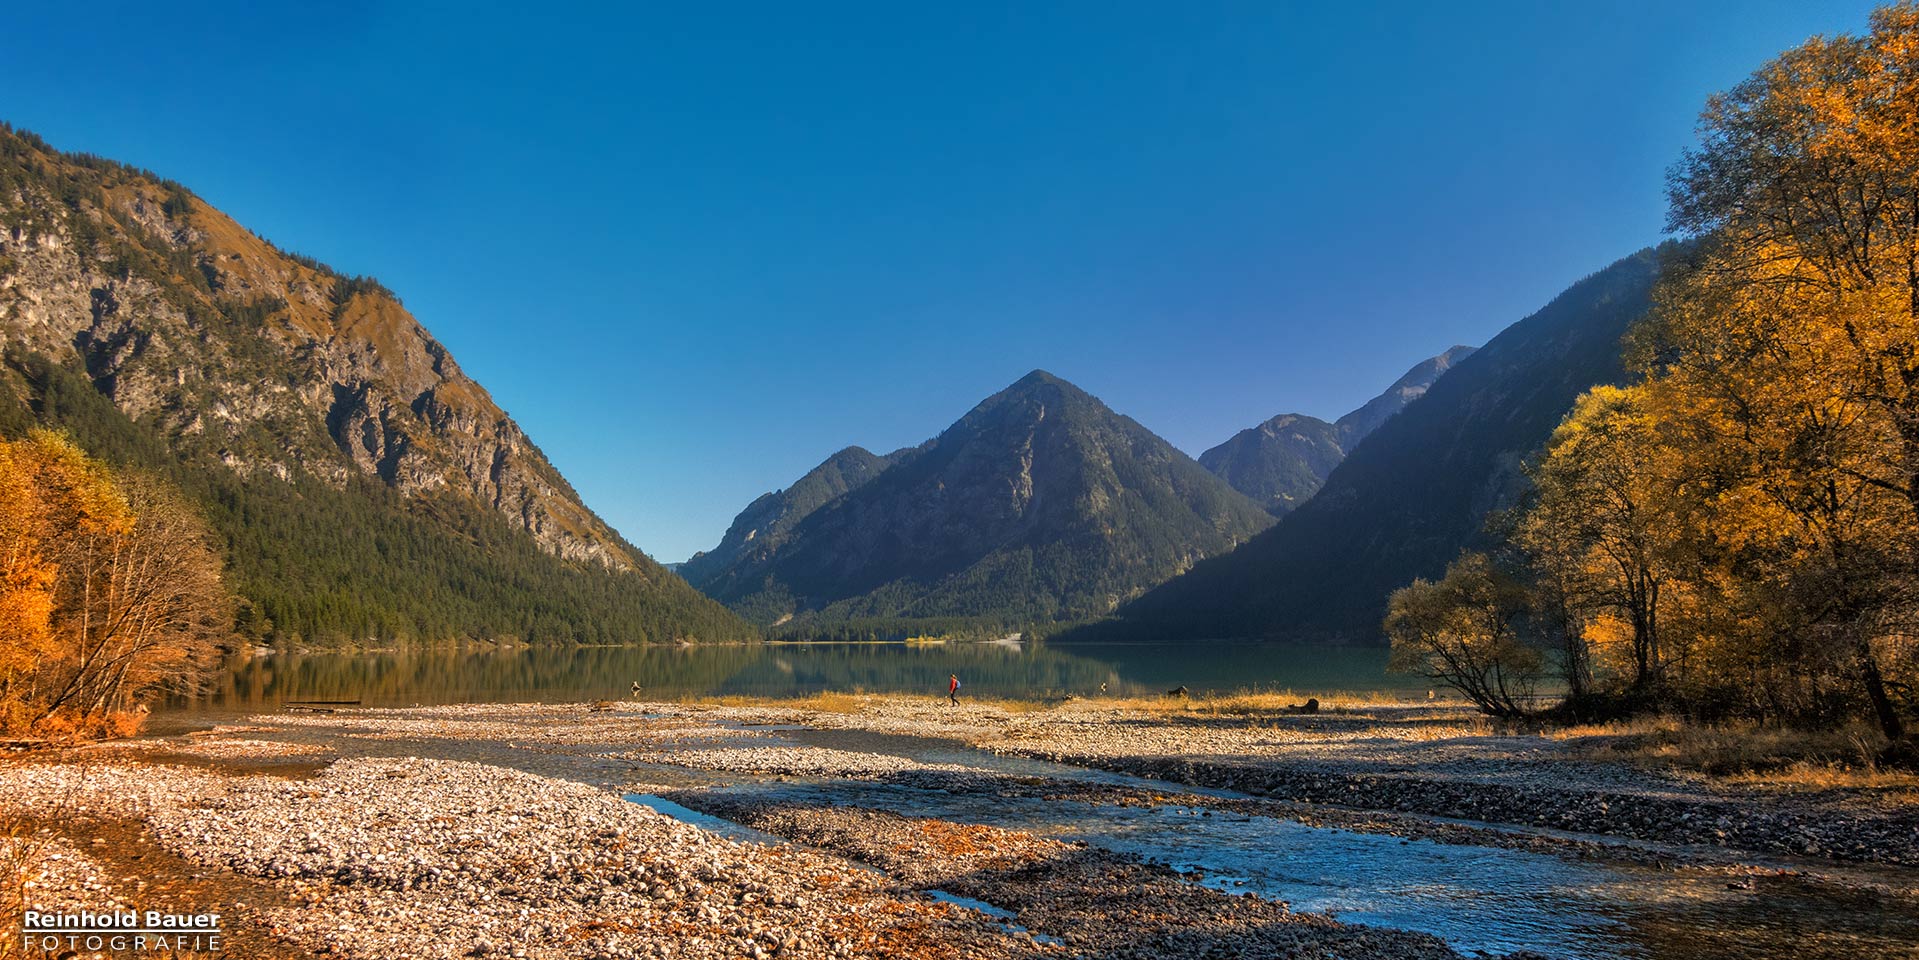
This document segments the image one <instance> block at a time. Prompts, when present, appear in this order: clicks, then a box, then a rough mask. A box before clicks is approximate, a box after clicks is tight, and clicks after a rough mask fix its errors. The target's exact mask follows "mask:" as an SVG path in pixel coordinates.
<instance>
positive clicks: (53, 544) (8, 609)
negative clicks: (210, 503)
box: [0, 431, 232, 736]
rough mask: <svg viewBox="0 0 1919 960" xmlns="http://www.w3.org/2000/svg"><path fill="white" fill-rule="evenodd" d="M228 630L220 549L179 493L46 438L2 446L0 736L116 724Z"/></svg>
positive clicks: (125, 723) (198, 666)
mask: <svg viewBox="0 0 1919 960" xmlns="http://www.w3.org/2000/svg"><path fill="white" fill-rule="evenodd" d="M231 632H232V603H231V599H230V597H229V596H228V595H227V593H226V591H225V590H224V588H223V586H222V584H221V580H220V562H219V559H218V555H217V554H216V553H215V552H214V550H213V549H212V547H211V545H210V544H209V542H208V540H207V535H206V532H205V530H204V528H203V527H202V526H201V525H200V522H199V519H198V518H197V517H196V516H195V515H194V513H193V511H192V510H191V509H189V508H188V506H187V505H186V504H185V503H184V502H183V501H181V500H180V499H179V497H178V496H177V495H175V494H173V493H172V492H171V491H170V490H168V489H167V488H165V486H164V485H162V484H160V483H159V482H157V481H154V480H150V479H146V478H140V477H119V478H116V477H115V476H114V475H113V473H112V472H111V471H109V470H108V469H107V468H106V467H105V466H104V465H103V464H101V463H99V462H98V461H95V460H93V459H91V458H89V457H87V456H86V455H85V454H84V453H83V452H81V451H80V450H79V448H77V447H75V446H74V445H73V444H72V442H70V441H69V440H67V439H66V438H64V437H62V436H60V435H57V434H53V433H48V432H45V431H37V432H35V433H33V434H32V435H30V436H28V437H27V438H25V439H23V440H17V441H0V730H3V731H5V732H7V733H9V734H13V735H21V734H35V735H41V736H75V735H81V736H84V735H96V734H101V733H124V732H127V731H129V730H130V729H132V728H134V727H136V726H137V723H138V719H139V717H140V716H142V715H143V714H142V709H143V707H144V701H145V699H146V698H148V697H150V696H151V695H153V694H156V693H159V692H161V691H164V690H166V689H169V688H177V687H179V686H181V685H184V684H190V683H191V682H192V681H193V679H194V678H195V677H197V676H198V675H199V674H200V673H201V672H203V671H204V670H206V669H208V668H209V667H210V666H211V665H212V664H213V663H214V662H215V661H216V659H217V655H218V652H219V649H218V645H219V643H221V642H222V641H224V640H226V639H227V638H228V636H229V635H230V634H231Z"/></svg>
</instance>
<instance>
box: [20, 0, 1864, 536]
mask: <svg viewBox="0 0 1919 960" xmlns="http://www.w3.org/2000/svg"><path fill="white" fill-rule="evenodd" d="M322 6H325V5H306V4H299V5H295V4H278V3H265V4H255V3H244V4H229V5H212V4H180V5H175V4H151V3H148V4H139V5H125V6H118V5H115V4H107V9H102V8H101V7H100V5H98V4H96V5H92V6H89V7H88V8H87V11H86V13H85V14H84V15H79V14H75V13H73V12H72V11H69V10H62V9H59V8H58V5H55V4H43V3H13V4H7V5H6V9H5V10H0V36H5V37H6V44H5V46H6V49H7V53H6V57H5V61H4V67H3V68H0V119H5V120H7V121H9V122H11V123H14V124H15V125H18V126H22V127H26V128H28V129H31V130H34V131H36V132H38V133H40V134H42V135H44V136H45V137H47V139H49V140H50V141H51V142H52V143H53V144H54V145H56V146H58V147H61V148H64V149H69V150H85V151H91V152H93V153H98V154H103V155H105V156H109V157H113V158H115V159H119V160H124V161H127V162H129V163H133V164H137V165H140V166H144V167H148V168H151V169H153V170H155V171H157V172H159V173H161V174H163V175H166V176H170V177H173V178H175V179H178V180H180V181H182V182H184V183H186V184H187V185H188V186H189V187H191V188H193V189H194V190H195V191H196V192H198V193H200V194H201V195H202V196H204V197H206V198H208V199H209V200H210V201H212V202H213V203H214V204H216V205H217V206H220V207H222V208H223V209H225V210H226V211H228V212H229V213H231V214H233V215H234V216H235V217H237V218H238V219H239V220H240V221H241V222H242V223H244V224H246V225H248V226H250V227H252V228H253V229H255V230H257V231H259V232H260V233H262V234H264V235H265V236H267V237H268V238H270V239H272V240H273V241H274V242H276V243H278V244H280V245H282V246H284V247H286V248H288V249H292V250H298V251H300V252H302V253H306V254H309V255H312V256H315V257H318V258H320V259H322V260H324V261H327V262H328V263H331V264H333V265H334V266H336V267H338V268H340V269H342V270H346V271H349V272H353V273H366V274H372V275H375V276H378V277H380V278H381V279H382V280H383V281H385V282H386V283H387V285H388V286H390V287H392V288H393V289H394V290H396V291H398V292H399V293H400V294H401V296H402V297H403V298H404V299H405V300H406V303H407V305H408V306H409V307H410V308H412V310H413V312H414V313H415V314H416V315H417V316H418V317H419V318H420V320H421V321H422V322H423V323H425V324H426V325H427V327H428V328H429V329H431V330H432V331H433V332H434V333H435V334H436V335H437V336H438V337H439V338H440V339H441V340H443V341H444V342H446V343H447V344H448V346H449V347H450V348H451V349H452V350H453V352H454V355H455V356H456V357H457V358H458V360H459V362H460V364H461V365H462V366H463V367H465V369H466V370H467V371H468V372H469V373H471V374H472V375H473V376H475V377H476V378H477V379H479V380H480V382H482V383H483V384H485V385H486V386H487V387H488V388H489V389H490V390H491V391H492V392H493V395H494V396H495V398H496V399H498V400H499V401H500V403H501V404H502V405H503V406H504V407H505V408H506V409H507V410H508V411H509V412H510V413H512V414H513V415H514V416H515V417H516V418H518V419H519V421H520V423H521V424H522V425H524V426H525V427H526V429H527V430H528V432H529V433H531V434H532V436H533V437H534V439H535V440H536V441H537V442H539V443H540V445H541V446H542V447H543V448H544V449H545V450H546V452H547V453H548V455H549V456H551V457H552V459H553V461H554V462H555V463H556V464H557V465H558V466H559V467H560V469H561V470H562V471H563V472H564V473H565V474H566V475H567V476H568V477H569V478H570V479H571V480H572V481H573V483H574V485H575V486H576V487H577V488H578V489H579V490H580V492H581V494H582V495H583V496H584V497H585V499H586V501H587V503H588V504H589V505H590V506H592V507H593V508H594V509H596V510H598V511H599V512H600V513H601V514H602V515H603V516H605V517H606V518H607V519H608V520H609V521H610V522H612V523H613V524H614V526H616V527H618V528H619V529H620V530H621V531H622V532H623V533H625V534H626V535H627V536H628V538H630V539H631V540H633V541H634V542H635V543H637V544H639V545H640V546H641V547H643V548H645V549H646V550H647V551H648V552H650V553H652V554H654V555H655V556H657V557H660V558H661V559H665V560H679V559H683V558H684V557H685V556H687V555H688V554H690V553H692V552H693V551H694V550H696V549H701V548H705V547H708V546H711V545H712V544H713V543H715V542H717V541H718V539H719V536H720V534H721V532H722V531H723V530H724V529H725V527H726V524H727V522H728V521H729V520H730V519H731V517H732V515H733V514H734V513H735V512H736V511H737V510H738V509H739V508H740V507H741V506H743V505H745V503H746V502H747V501H748V500H750V499H752V498H753V497H754V496H756V495H758V494H760V493H762V492H764V491H766V490H770V489H774V488H777V487H780V486H783V485H785V484H786V483H788V482H790V481H791V480H792V479H794V478H795V477H797V476H798V475H799V474H800V473H802V472H804V471H805V470H806V469H807V468H809V467H810V466H812V465H813V464H814V463H816V462H818V461H819V460H821V459H822V458H824V457H825V456H826V455H827V454H828V453H830V452H832V451H833V450H835V449H838V448H839V447H841V446H845V445H847V444H855V443H857V444H861V445H863V446H866V447H868V448H870V449H873V450H875V451H879V452H884V451H886V450H890V449H893V448H895V447H899V446H904V445H908V444H912V443H917V442H919V441H921V440H923V439H925V438H927V437H929V436H932V435H933V434H934V433H936V432H938V431H939V430H940V429H941V428H943V427H945V426H946V425H947V424H948V423H950V422H951V421H952V420H954V419H957V418H958V417H959V416H960V415H962V414H964V413H965V412H966V411H967V410H968V409H969V408H970V407H971V406H972V405H973V404H974V403H976V402H977V401H978V400H980V399H981V398H983V397H985V396H986V395H988V394H990V393H992V392H993V391H995V390H997V389H999V388H1000V387H1003V386H1005V385H1006V384H1008V383H1010V382H1012V381H1013V380H1015V379H1017V378H1018V377H1019V376H1021V375H1022V374H1024V373H1025V372H1026V371H1028V370H1030V369H1032V368H1034V367H1044V368H1046V369H1048V370H1051V371H1052V372H1054V373H1056V374H1058V375H1060V376H1063V377H1065V378H1067V379H1069V380H1072V381H1074V382H1076V383H1078V384H1079V385H1081V386H1083V387H1085V388H1086V389H1088V390H1090V391H1091V392H1093V393H1094V394H1096V395H1098V396H1100V397H1101V398H1103V399H1104V400H1106V401H1107V402H1108V403H1109V404H1110V405H1112V406H1113V407H1114V408H1115V409H1117V410H1119V411H1120V412H1122V413H1126V414H1130V415H1132V416H1133V417H1135V418H1136V419H1138V420H1139V421H1141V422H1142V423H1144V424H1145V425H1147V426H1148V427H1150V428H1152V429H1154V430H1156V431H1158V432H1159V433H1160V434H1161V435H1163V436H1165V437H1166V438H1167V439H1169V440H1171V441H1172V442H1173V443H1174V444H1175V445H1177V446H1179V447H1180V448H1181V449H1184V450H1186V451H1187V452H1189V453H1193V454H1197V453H1198V452H1200V451H1201V450H1203V449H1205V448H1206V447H1208V446H1211V445H1212V444H1214V443H1217V442H1219V441H1220V440H1222V439H1224V438H1225V437H1227V436H1229V435H1231V434H1232V433H1233V431H1235V430H1238V429H1240V428H1242V427H1245V426H1249V425H1251V424H1253V423H1256V422H1258V421H1260V420H1262V419H1264V418H1266V417H1268V416H1271V415H1273V414H1276V413H1280V412H1284V411H1300V412H1305V413H1311V414H1317V415H1320V416H1324V417H1333V416H1337V415H1338V414H1340V413H1342V412H1344V411H1346V410H1348V409H1350V408H1351V407H1354V406H1356V405H1357V404H1359V403H1360V402H1362V401H1363V400H1365V399H1366V398H1367V397H1368V396H1370V395H1371V394H1373V393H1374V392H1376V391H1378V390H1379V389H1380V388H1381V387H1383V386H1384V385H1385V384H1386V383H1388V382H1389V381H1391V380H1392V379H1393V378H1394V377H1396V376H1397V375H1399V373H1401V372H1402V371H1403V370H1404V369H1405V368H1406V367H1408V366H1410V365H1411V364H1412V363H1414V362H1415V361H1417V360H1419V359H1420V358H1423V357H1425V356H1428V355H1430V354H1433V353H1436V352H1438V351H1439V350H1441V349H1443V348H1445V347H1447V346H1449V345H1451V344H1454V343H1473V344H1478V343H1483V342H1484V341H1485V340H1486V339H1487V338H1489V337H1491V336H1492V335H1493V334H1494V333H1496V332H1498V331H1499V329H1500V328H1502V327H1504V326H1505V325H1507V324H1508V323H1511V322H1512V321H1514V320H1516V319H1518V318H1519V317H1521V316H1524V315H1525V314H1527V313H1529V312H1531V311H1532V310H1533V309H1536V308H1537V307H1539V306H1540V305H1541V304H1543V303H1544V302H1545V301H1546V300H1547V299H1548V298H1549V297H1551V296H1552V294H1554V293H1555V292H1557V291H1558V290H1560V289H1562V288H1564V287H1565V286H1566V285H1567V284H1568V283H1569V282H1571V281H1572V280H1575V279H1577V278H1578V277H1580V276H1582V275H1584V274H1586V273H1589V272H1591V271H1593V270H1595V269H1597V268H1599V267H1601V266H1603V265H1605V264H1606V263H1607V262H1609V261H1611V260H1613V259H1614V258H1617V257H1619V256H1622V255H1624V254H1626V253H1629V252H1631V251H1632V250H1634V249H1636V248H1638V247H1640V246H1642V245H1644V244H1647V243H1649V242H1652V241H1654V240H1656V239H1658V237H1659V235H1660V229H1661V225H1662V222H1663V216H1664V199H1663V194H1662V176H1663V171H1664V169H1665V167H1666V166H1667V165H1668V164H1669V163H1671V162H1672V160H1673V159H1674V158H1675V157H1676V156H1677V154H1678V152H1679V150H1680V149H1681V148H1682V147H1683V146H1685V145H1686V144H1687V143H1688V142H1689V141H1690V138H1691V131H1692V124H1693V120H1694V117H1695V116H1696V114H1697V112H1698V109H1699V107H1700V105H1701V103H1702V101H1703V100H1704V98H1705V96H1706V95H1707V94H1708V93H1710V92H1712V91H1714V90H1717V89H1722V88H1724V87H1726V86H1728V85H1730V84H1732V83H1734V82H1736V81H1737V80H1738V79H1740V78H1741V77H1742V76H1744V75H1745V74H1746V73H1748V72H1750V71H1751V70H1752V68H1754V67H1756V66H1757V65H1758V64H1759V63H1761V62H1762V61H1763V60H1764V59H1766V58H1767V57H1769V56H1771V55H1772V54H1774V53H1776V52H1777V51H1778V50H1780V49H1782V48H1784V47H1786V46H1789V45H1792V44H1795V43H1798V42H1799V41H1801V40H1803V39H1805V38H1806V37H1807V36H1808V35H1811V34H1813V33H1831V32H1839V31H1856V30H1859V29H1863V28H1864V26H1865V20H1866V14H1867V12H1868V10H1869V9H1870V5H1869V4H1867V3H1854V2H1833V3H1812V2H1805V0H1799V2H1789V0H1758V2H1753V0H1746V2H1719V3H1661V2H1623V3H1615V2H1600V3H1586V4H1549V3H1532V2H1527V3H1511V4H1486V5H1469V4H1446V3H1428V2H1421V3H1403V4H1402V3H1393V4H1376V5H1339V6H1344V7H1346V8H1345V9H1338V10H1336V9H1334V7H1335V6H1336V5H1334V4H1315V5H1308V4H1276V3H1247V4H1236V5H1219V4H1211V3H1181V4H1133V3H1111V2H1102V3H1086V4H1074V5H1053V4H1028V3H1011V4H1005V5H997V4H989V3H983V2H968V3H954V4H949V5H945V6H943V7H936V6H934V5H928V4H915V3H905V4H901V3H889V4H873V5H870V6H841V5H827V4H778V5H774V4H766V5H751V4H749V5H740V6H729V5H721V4H676V5H673V6H672V7H671V8H669V7H667V6H666V5H658V6H651V5H640V6H635V7H633V8H631V9H619V8H622V7H625V5H617V6H616V5H611V4H609V5H608V6H607V9H605V10H602V11H599V12H592V13H570V12H569V11H568V6H569V5H566V4H512V5H499V6H490V5H489V4H486V3H464V4H448V5H445V6H442V7H428V6H425V5H411V4H407V5H401V4H393V5H386V4H338V5H333V10H332V12H329V13H324V14H323V13H321V12H320V10H321V7H322ZM1309 7H1313V8H1317V9H1307V8H1309ZM1288 8H1296V9H1288Z"/></svg>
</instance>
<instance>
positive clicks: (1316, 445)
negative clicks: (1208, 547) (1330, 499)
mask: <svg viewBox="0 0 1919 960" xmlns="http://www.w3.org/2000/svg"><path fill="white" fill-rule="evenodd" d="M1345 456H1346V451H1345V449H1344V448H1343V447H1342V445H1341V444H1340V438H1339V430H1338V428H1336V427H1334V426H1333V425H1332V424H1330V423H1327V422H1326V421H1324V420H1321V419H1319V418H1318V417H1309V416H1307V415H1305V414H1303V413H1282V414H1280V415H1279V416H1277V417H1274V418H1272V419H1271V420H1268V421H1266V422H1265V423H1262V424H1260V425H1259V426H1257V427H1248V428H1247V429H1245V430H1241V431H1240V432H1238V433H1236V434H1233V436H1232V437H1231V438H1230V439H1228V440H1227V441H1226V442H1225V443H1222V444H1220V445H1219V446H1217V447H1214V448H1212V449H1211V450H1208V451H1206V452H1205V453H1202V454H1200V455H1199V465H1200V466H1202V467H1205V468H1206V469H1208V470H1211V471H1212V472H1213V473H1214V474H1215V475H1216V476H1218V477H1219V478H1220V479H1221V480H1224V481H1226V482H1227V483H1228V484H1231V485H1232V488H1233V489H1234V490H1238V491H1239V492H1240V493H1243V494H1245V495H1247V496H1249V497H1252V498H1253V499H1254V500H1256V501H1258V502H1259V504H1260V505H1261V506H1264V507H1265V508H1266V509H1267V511H1268V512H1270V513H1272V515H1273V516H1276V517H1278V516H1284V515H1285V514H1286V513H1287V512H1288V511H1290V510H1292V509H1293V508H1294V507H1297V506H1299V505H1300V504H1302V503H1304V502H1306V498H1307V497H1310V496H1312V495H1313V494H1314V493H1316V492H1318V491H1319V488H1320V485H1321V484H1323V483H1325V482H1326V475H1327V474H1329V473H1332V472H1333V468H1334V467H1336V466H1339V461H1340V460H1342V459H1344V458H1345Z"/></svg>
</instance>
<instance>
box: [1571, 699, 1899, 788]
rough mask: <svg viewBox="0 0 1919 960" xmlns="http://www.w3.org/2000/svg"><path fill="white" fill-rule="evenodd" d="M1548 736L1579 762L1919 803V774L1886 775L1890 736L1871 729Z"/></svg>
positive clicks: (1669, 728) (1670, 728) (1725, 727)
mask: <svg viewBox="0 0 1919 960" xmlns="http://www.w3.org/2000/svg"><path fill="white" fill-rule="evenodd" d="M1546 736H1548V737H1550V738H1552V739H1554V740H1561V741H1568V742H1569V743H1570V744H1571V746H1572V747H1573V751H1574V754H1575V755H1577V756H1581V757H1585V758H1590V759H1596V760H1615V761H1624V762H1627V763H1631V764H1634V765H1637V766H1641V767H1648V768H1652V769H1663V770H1671V771H1678V772H1685V773H1696V774H1704V775H1707V776H1714V777H1722V778H1724V779H1726V780H1729V781H1732V782H1735V783H1739V784H1741V785H1744V786H1749V787H1760V788H1774V789H1780V790H1828V789H1835V788H1858V789H1873V790H1886V791H1892V792H1895V793H1899V794H1909V795H1910V799H1911V800H1914V801H1919V774H1914V773H1911V772H1906V771H1899V770H1884V769H1881V768H1880V767H1879V765H1878V760H1877V758H1878V755H1879V752H1880V751H1881V750H1883V749H1885V746H1886V741H1885V737H1884V736H1883V735H1881V734H1880V732H1879V731H1878V730H1877V729H1876V728H1874V727H1872V726H1869V725H1866V724H1853V725H1849V726H1845V727H1840V728H1837V729H1833V730H1798V729H1793V728H1789V727H1775V726H1764V725H1760V724H1751V723H1743V724H1718V725H1699V724H1691V723H1687V722H1686V721H1684V720H1681V719H1679V718H1677V717H1649V718H1642V719H1636V720H1628V721H1623V722H1619V723H1604V724H1586V725H1582V726H1575V727H1565V728H1561V729H1556V730H1549V731H1547V732H1546Z"/></svg>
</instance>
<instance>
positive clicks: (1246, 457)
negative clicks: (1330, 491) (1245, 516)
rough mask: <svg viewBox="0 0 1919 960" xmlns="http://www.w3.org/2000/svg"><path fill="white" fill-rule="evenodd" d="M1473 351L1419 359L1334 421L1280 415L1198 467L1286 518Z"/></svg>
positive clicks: (1217, 449) (1215, 452) (1467, 349)
mask: <svg viewBox="0 0 1919 960" xmlns="http://www.w3.org/2000/svg"><path fill="white" fill-rule="evenodd" d="M1472 352H1473V348H1472V347H1463V346H1462V347H1453V348H1452V349H1450V350H1447V351H1446V352H1445V353H1442V354H1440V355H1439V356H1436V357H1432V358H1429V359H1427V360H1423V361H1421V362H1420V363H1419V364H1418V365H1416V366H1414V367H1413V368H1412V369H1411V370H1408V371H1406V374H1405V376H1402V377H1400V378H1399V379H1398V380H1396V381H1394V382H1393V385H1392V386H1390V387H1387V388H1386V390H1385V392H1383V393H1381V394H1380V395H1379V396H1377V397H1374V398H1373V399H1371V400H1368V401H1367V402H1366V403H1365V404H1364V405H1363V406H1361V407H1360V408H1359V409H1357V410H1354V411H1353V412H1351V413H1348V414H1346V415H1345V416H1343V417H1340V418H1339V419H1338V420H1337V421H1335V422H1333V423H1327V422H1326V421H1324V420H1321V419H1319V418H1318V417H1310V416H1307V415H1305V414H1301V413H1282V414H1280V415H1279V416H1276V417H1274V418H1272V419H1271V420H1268V421H1266V422H1265V423H1262V424H1260V425H1259V426H1256V427H1249V428H1247V429H1245V430H1241V431H1240V432H1238V433H1237V434H1234V435H1233V437H1232V439H1229V440H1227V441H1226V442H1225V443H1222V444H1220V445H1219V446H1217V447H1214V448H1212V449H1211V450H1208V451H1206V452H1205V453H1202V454H1200V455H1199V465H1200V466H1202V467H1205V468H1206V469H1208V470H1211V471H1212V472H1213V473H1215V474H1217V475H1219V477H1220V479H1223V480H1225V481H1226V482H1227V483H1229V484H1232V487H1233V489H1235V490H1238V491H1239V492H1241V493H1243V494H1245V495H1247V496H1249V497H1252V498H1253V499H1254V500H1257V501H1259V502H1260V504H1262V505H1263V506H1265V507H1266V509H1267V510H1268V511H1270V512H1271V513H1272V514H1273V515H1274V516H1284V515H1285V514H1287V513H1288V512H1290V511H1292V510H1293V508H1295V507H1297V506H1299V505H1300V504H1302V503H1304V502H1306V500H1307V498H1309V497H1311V496H1312V495H1313V494H1314V493H1317V492H1318V491H1319V488H1320V486H1321V485H1322V484H1324V483H1325V482H1326V477H1327V475H1329V474H1331V473H1332V472H1333V468H1334V467H1336V466H1338V465H1339V462H1340V461H1341V460H1343V459H1345V458H1346V453H1347V451H1349V450H1351V449H1353V447H1355V446H1357V445H1358V443H1359V441H1361V440H1364V439H1366V437H1367V436H1368V435H1370V434H1371V433H1372V432H1373V431H1374V430H1376V429H1378V428H1379V425H1380V424H1382V423H1385V422H1386V420H1387V419H1388V418H1390V417H1391V416H1392V415H1393V414H1396V413H1398V412H1399V411H1401V410H1403V409H1405V407H1406V405H1407V404H1409V403H1412V402H1413V401H1414V400H1417V399H1419V398H1420V397H1421V396H1424V395H1425V393H1426V390H1427V388H1429V387H1431V386H1432V385H1433V381H1435V380H1437V379H1439V376H1440V374H1443V373H1445V372H1446V371H1447V370H1449V369H1451V368H1452V366H1453V364H1456V363H1458V362H1459V361H1461V360H1464V359H1465V358H1467V357H1469V356H1471V355H1472Z"/></svg>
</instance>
